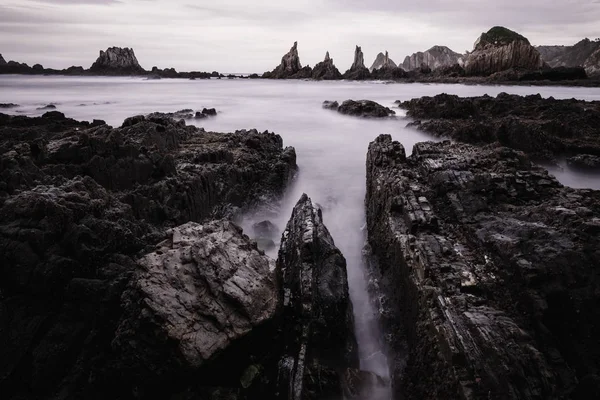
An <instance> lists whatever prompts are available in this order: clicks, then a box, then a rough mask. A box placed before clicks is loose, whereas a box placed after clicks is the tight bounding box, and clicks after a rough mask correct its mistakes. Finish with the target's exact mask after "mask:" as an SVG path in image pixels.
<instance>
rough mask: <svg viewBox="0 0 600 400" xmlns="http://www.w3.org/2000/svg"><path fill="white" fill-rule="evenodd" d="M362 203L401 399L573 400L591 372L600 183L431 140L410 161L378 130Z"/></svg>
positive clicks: (493, 150)
mask: <svg viewBox="0 0 600 400" xmlns="http://www.w3.org/2000/svg"><path fill="white" fill-rule="evenodd" d="M366 209H367V227H368V237H369V243H370V245H371V247H372V250H373V253H374V255H375V257H376V259H377V261H378V262H377V263H373V266H374V267H375V268H377V272H378V273H379V274H380V275H381V276H382V277H383V278H382V279H381V280H380V282H379V283H380V290H382V292H383V293H384V294H385V295H386V296H387V299H388V301H387V303H385V304H384V305H383V310H382V314H383V315H387V316H389V318H388V319H387V323H386V327H385V331H386V334H387V335H388V338H390V342H391V343H390V346H392V347H393V346H394V345H397V344H398V342H406V343H407V346H408V348H409V349H410V354H409V355H408V357H406V355H402V354H397V355H396V363H400V364H401V363H402V362H404V363H406V367H405V368H403V369H402V370H400V371H396V374H395V376H394V377H393V384H394V387H395V388H396V391H397V394H398V395H403V396H405V398H447V399H459V398H460V399H488V398H498V399H500V398H502V399H536V398H569V397H570V394H571V393H572V392H573V390H574V389H575V388H576V387H577V381H578V380H582V379H584V378H585V377H586V376H588V374H590V373H593V371H596V370H597V368H598V359H599V358H598V354H600V347H599V346H598V344H597V343H596V340H595V339H592V337H591V336H589V335H588V333H587V332H591V331H595V330H597V329H598V327H599V323H598V321H600V319H599V317H600V314H599V313H600V311H599V310H598V308H597V307H595V306H594V304H596V302H597V301H598V299H599V293H600V291H599V289H600V283H599V282H600V280H599V279H598V278H599V273H600V272H599V271H598V269H597V268H596V267H595V266H596V265H598V262H599V261H600V260H599V258H600V253H599V252H598V251H597V250H596V249H597V248H598V244H599V243H598V241H599V240H600V239H599V238H600V236H598V235H596V234H594V233H592V232H595V231H596V229H597V228H596V222H597V221H600V218H599V216H600V195H599V193H598V192H596V191H591V190H575V189H570V188H565V187H563V186H562V185H560V184H559V183H558V182H557V181H556V179H554V178H553V177H552V176H551V175H549V174H548V173H547V171H546V170H544V169H543V168H540V167H537V166H535V165H533V164H531V163H530V162H529V161H528V160H527V158H526V157H525V156H524V155H523V154H522V153H520V152H518V151H515V150H512V149H509V148H504V147H491V146H488V147H484V148H478V147H474V146H470V145H465V144H459V143H456V144H452V143H450V142H441V143H432V142H426V143H418V144H416V145H415V146H414V148H413V152H412V155H411V156H410V157H406V155H405V153H404V148H403V147H402V145H401V144H400V143H398V142H394V141H392V139H391V137H390V136H389V135H381V136H379V137H378V138H377V139H376V140H375V141H374V142H372V143H371V144H370V146H369V151H368V154H367V196H366ZM573 282H578V284H576V285H574V284H573ZM508 365H510V366H511V367H507V366H508ZM424 377H427V378H426V379H425V378H424ZM590 386H593V385H590ZM582 390H584V391H585V390H586V389H582Z"/></svg>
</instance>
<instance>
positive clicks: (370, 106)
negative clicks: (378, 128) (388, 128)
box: [337, 100, 396, 118]
mask: <svg viewBox="0 0 600 400" xmlns="http://www.w3.org/2000/svg"><path fill="white" fill-rule="evenodd" d="M337 111H338V112H339V113H341V114H345V115H352V116H355V117H363V118H386V117H389V116H392V115H394V114H396V112H395V111H393V110H391V109H389V108H387V107H384V106H382V105H381V104H379V103H376V102H374V101H371V100H358V101H355V100H346V101H344V102H343V103H342V105H341V106H339V107H338V109H337Z"/></svg>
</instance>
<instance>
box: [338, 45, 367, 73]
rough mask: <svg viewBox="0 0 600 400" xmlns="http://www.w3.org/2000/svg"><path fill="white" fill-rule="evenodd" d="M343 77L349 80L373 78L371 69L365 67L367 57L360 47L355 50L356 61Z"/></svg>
mask: <svg viewBox="0 0 600 400" xmlns="http://www.w3.org/2000/svg"><path fill="white" fill-rule="evenodd" d="M343 77H344V79H349V80H366V79H370V78H371V74H370V72H369V69H368V68H367V67H365V56H364V55H363V52H362V49H361V48H360V46H356V49H354V61H353V62H352V65H351V66H350V69H349V70H348V71H346V72H345V73H344V75H343Z"/></svg>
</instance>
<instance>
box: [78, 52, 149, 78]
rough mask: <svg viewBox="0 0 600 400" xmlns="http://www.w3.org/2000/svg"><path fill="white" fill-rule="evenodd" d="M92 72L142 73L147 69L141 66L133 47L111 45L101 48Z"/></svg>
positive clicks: (113, 73)
mask: <svg viewBox="0 0 600 400" xmlns="http://www.w3.org/2000/svg"><path fill="white" fill-rule="evenodd" d="M90 72H92V73H95V74H105V75H136V74H139V75H142V74H144V73H145V72H146V71H145V70H144V69H143V68H142V67H141V66H140V64H139V63H138V60H137V58H136V57H135V53H134V52H133V49H130V48H128V47H125V48H121V47H109V48H108V49H106V51H102V50H100V55H99V56H98V59H97V60H96V61H95V62H94V64H92V66H91V67H90Z"/></svg>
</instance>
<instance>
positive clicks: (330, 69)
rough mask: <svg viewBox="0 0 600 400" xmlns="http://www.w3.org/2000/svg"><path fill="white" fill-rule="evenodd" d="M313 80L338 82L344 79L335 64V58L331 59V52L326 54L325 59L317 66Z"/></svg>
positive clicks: (313, 73) (314, 69) (313, 71)
mask: <svg viewBox="0 0 600 400" xmlns="http://www.w3.org/2000/svg"><path fill="white" fill-rule="evenodd" d="M312 78H313V79H317V80H321V79H322V80H337V79H342V74H341V73H340V71H338V69H337V68H336V66H335V64H334V63H333V58H330V57H329V52H327V53H325V59H324V60H323V61H322V62H320V63H318V64H317V65H315V67H314V68H313V70H312Z"/></svg>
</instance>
